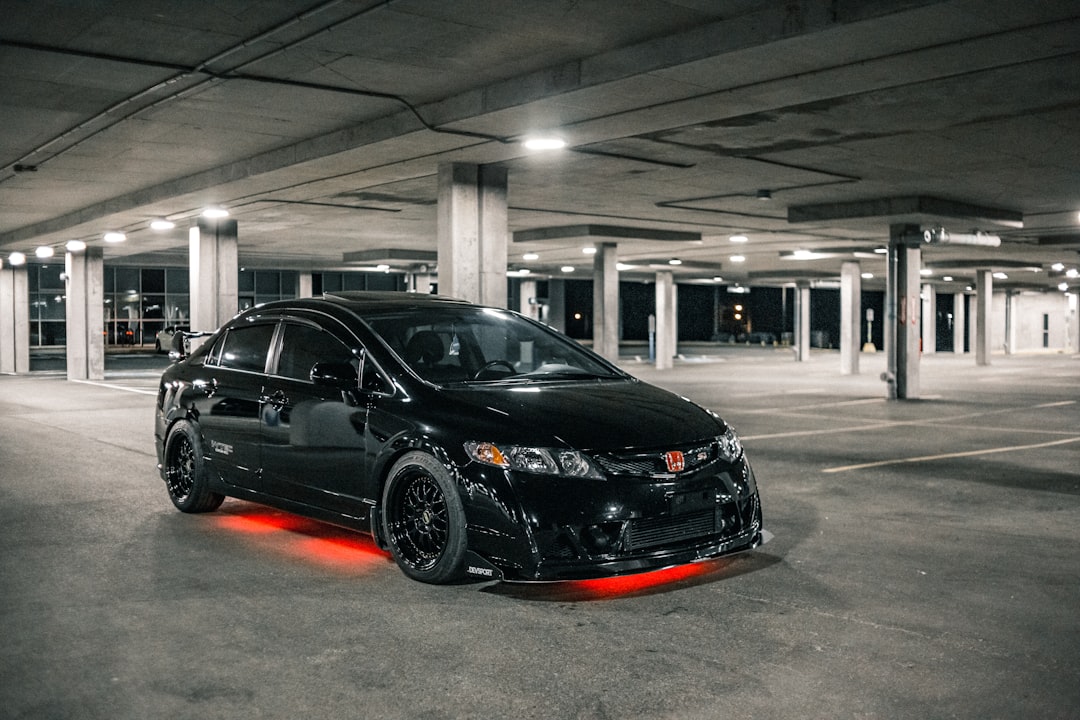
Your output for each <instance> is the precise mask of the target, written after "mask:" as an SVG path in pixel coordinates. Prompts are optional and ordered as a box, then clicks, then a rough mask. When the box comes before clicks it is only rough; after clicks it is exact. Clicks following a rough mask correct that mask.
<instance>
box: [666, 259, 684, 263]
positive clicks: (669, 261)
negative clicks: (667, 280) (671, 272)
mask: <svg viewBox="0 0 1080 720" xmlns="http://www.w3.org/2000/svg"><path fill="white" fill-rule="evenodd" d="M667 264H668V265H682V260H680V259H679V258H671V259H670V260H668V261H667Z"/></svg>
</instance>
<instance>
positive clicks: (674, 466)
mask: <svg viewBox="0 0 1080 720" xmlns="http://www.w3.org/2000/svg"><path fill="white" fill-rule="evenodd" d="M664 462H666V463H667V469H668V472H682V471H683V470H685V469H686V458H684V457H683V454H682V452H681V451H679V450H668V451H667V452H666V453H664Z"/></svg>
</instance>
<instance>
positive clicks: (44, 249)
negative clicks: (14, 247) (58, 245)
mask: <svg viewBox="0 0 1080 720" xmlns="http://www.w3.org/2000/svg"><path fill="white" fill-rule="evenodd" d="M54 252H55V251H54V250H53V249H52V248H51V247H49V246H48V245H42V246H41V247H39V248H38V249H37V250H35V251H34V254H35V255H37V256H38V257H39V258H42V259H44V258H51V257H52V256H53V253H54Z"/></svg>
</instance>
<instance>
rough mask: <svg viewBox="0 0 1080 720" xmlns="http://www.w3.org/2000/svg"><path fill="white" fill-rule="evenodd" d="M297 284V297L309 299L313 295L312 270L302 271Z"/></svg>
mask: <svg viewBox="0 0 1080 720" xmlns="http://www.w3.org/2000/svg"><path fill="white" fill-rule="evenodd" d="M296 282H297V287H296V297H298V298H309V297H311V296H312V295H313V290H312V283H311V271H310V270H301V271H300V273H299V274H298V275H297V276H296Z"/></svg>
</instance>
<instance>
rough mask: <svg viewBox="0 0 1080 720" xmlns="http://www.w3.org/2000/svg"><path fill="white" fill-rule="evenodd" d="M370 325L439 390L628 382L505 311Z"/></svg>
mask: <svg viewBox="0 0 1080 720" xmlns="http://www.w3.org/2000/svg"><path fill="white" fill-rule="evenodd" d="M364 319H365V321H366V322H367V324H368V325H369V326H370V327H371V329H372V330H374V331H375V333H376V334H378V335H379V336H381V337H382V339H383V341H384V342H385V343H386V344H387V345H388V346H389V347H390V348H391V349H392V350H393V351H394V352H395V353H397V355H398V357H400V358H401V359H402V360H403V361H404V362H405V363H406V364H407V365H408V366H409V367H410V368H412V370H413V372H415V373H416V374H417V375H419V376H420V377H421V378H423V379H425V380H428V381H429V382H433V383H436V384H450V383H461V382H492V381H511V380H512V381H515V382H531V381H539V380H566V379H591V380H595V379H598V378H599V379H607V378H622V377H625V376H624V375H623V374H622V373H621V372H619V371H618V370H617V369H616V368H614V367H612V366H611V365H608V364H607V363H606V362H604V361H603V360H601V359H599V358H597V357H596V356H594V355H592V354H591V353H589V352H588V351H586V350H585V349H584V348H582V347H581V346H580V345H578V344H577V343H575V342H574V341H573V340H570V339H569V338H567V337H565V336H563V335H560V334H559V333H557V332H555V331H553V330H550V329H548V328H547V327H545V326H543V325H540V324H539V323H534V322H530V321H528V320H526V319H524V318H522V317H520V316H519V315H515V314H514V313H511V312H508V311H504V310H497V309H492V308H479V307H474V306H468V305H464V306H448V307H424V308H418V309H415V310H394V311H387V312H385V313H377V314H372V315H367V316H365V318H364Z"/></svg>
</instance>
